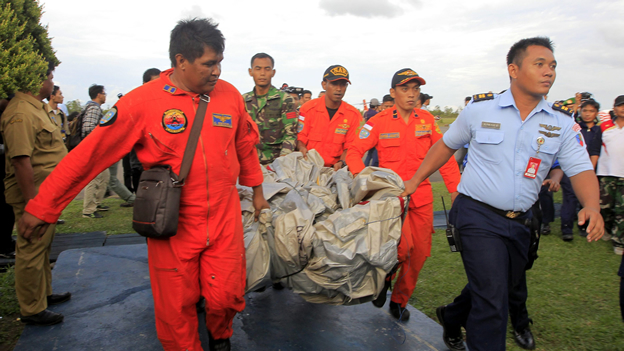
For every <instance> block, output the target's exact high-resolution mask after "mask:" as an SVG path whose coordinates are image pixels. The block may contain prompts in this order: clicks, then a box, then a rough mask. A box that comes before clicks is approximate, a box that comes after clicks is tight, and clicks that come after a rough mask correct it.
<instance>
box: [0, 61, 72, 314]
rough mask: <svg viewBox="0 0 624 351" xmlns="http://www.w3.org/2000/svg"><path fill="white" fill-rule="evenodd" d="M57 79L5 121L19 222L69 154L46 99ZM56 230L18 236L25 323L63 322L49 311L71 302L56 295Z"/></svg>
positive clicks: (1, 125)
mask: <svg viewBox="0 0 624 351" xmlns="http://www.w3.org/2000/svg"><path fill="white" fill-rule="evenodd" d="M52 78H53V75H52V70H50V71H49V72H48V76H47V79H46V80H45V81H44V82H43V85H42V87H41V90H40V91H39V94H38V95H34V94H32V93H30V92H27V93H22V92H17V93H16V94H15V97H14V98H13V99H12V100H11V101H10V102H9V105H8V106H7V108H6V110H5V111H4V113H3V114H2V117H1V119H0V132H2V136H3V138H4V142H5V157H6V177H5V178H4V186H5V196H6V202H7V203H8V204H10V205H11V206H12V207H13V212H14V213H15V220H16V221H19V219H20V218H21V217H22V214H23V213H24V208H25V207H26V203H27V202H28V201H29V200H30V199H32V198H34V197H35V195H37V192H38V190H39V186H40V185H41V183H43V181H44V180H45V179H46V177H47V176H48V175H49V174H50V173H51V172H52V170H53V169H54V168H55V167H56V165H57V164H58V163H59V162H60V161H61V159H62V158H63V157H64V156H65V155H66V154H67V149H66V148H65V145H64V143H63V137H62V136H61V130H60V128H59V127H58V126H57V125H56V123H55V122H54V120H53V119H52V118H51V117H50V115H49V107H48V105H47V104H45V103H44V102H43V101H42V100H43V99H44V98H45V97H47V96H50V94H51V93H52V89H53V87H54V83H53V82H52ZM54 228H55V225H50V227H49V228H48V230H47V231H46V233H45V234H44V235H43V236H42V237H41V240H33V241H32V242H30V241H28V240H26V239H24V238H23V237H21V236H18V237H17V243H16V252H15V291H16V293H17V299H18V301H19V305H20V313H21V315H22V317H21V320H22V322H24V323H27V324H36V325H51V324H56V323H60V322H62V321H63V315H62V314H59V313H54V312H52V311H49V310H48V309H47V307H48V305H51V304H58V303H62V302H65V301H67V300H69V299H70V298H71V294H70V293H64V294H52V273H51V271H50V248H51V245H52V239H53V238H54Z"/></svg>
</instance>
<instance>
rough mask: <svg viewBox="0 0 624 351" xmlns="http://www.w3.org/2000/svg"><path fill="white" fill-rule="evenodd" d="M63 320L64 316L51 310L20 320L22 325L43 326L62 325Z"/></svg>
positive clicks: (23, 317) (22, 317)
mask: <svg viewBox="0 0 624 351" xmlns="http://www.w3.org/2000/svg"><path fill="white" fill-rule="evenodd" d="M63 319H64V317H63V315H62V314H60V313H55V312H52V311H50V310H43V311H41V312H39V313H37V314H33V315H32V316H21V318H20V320H21V321H22V323H26V324H30V325H42V326H44V325H53V324H57V323H61V322H62V321H63Z"/></svg>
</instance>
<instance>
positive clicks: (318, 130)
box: [297, 65, 362, 170]
mask: <svg viewBox="0 0 624 351" xmlns="http://www.w3.org/2000/svg"><path fill="white" fill-rule="evenodd" d="M347 84H351V81H349V72H348V71H347V69H346V68H344V67H342V66H340V65H334V66H330V67H329V68H328V69H327V70H325V74H324V75H323V82H322V83H321V85H322V86H323V89H324V90H325V91H326V93H325V95H324V96H323V97H319V98H316V99H314V100H310V101H308V102H306V103H305V104H304V105H303V106H301V109H300V110H299V127H298V131H299V134H298V135H297V149H298V150H299V151H301V153H303V156H305V155H306V154H307V153H308V150H312V149H315V150H316V151H318V153H319V154H320V155H321V156H322V157H323V160H324V161H325V166H326V167H334V169H335V170H338V169H340V168H342V167H344V166H345V165H346V163H345V156H346V153H347V149H348V148H349V146H350V145H351V142H353V140H354V139H355V137H356V134H357V130H358V128H359V127H360V124H361V123H362V115H361V114H360V111H358V110H357V109H356V108H355V107H353V106H351V105H349V104H348V103H346V102H344V101H342V98H343V97H344V95H345V93H346V92H347Z"/></svg>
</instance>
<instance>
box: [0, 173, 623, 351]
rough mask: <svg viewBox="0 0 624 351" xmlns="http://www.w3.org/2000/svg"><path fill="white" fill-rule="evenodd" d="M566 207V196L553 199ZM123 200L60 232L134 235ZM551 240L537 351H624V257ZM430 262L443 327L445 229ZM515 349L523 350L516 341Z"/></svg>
mask: <svg viewBox="0 0 624 351" xmlns="http://www.w3.org/2000/svg"><path fill="white" fill-rule="evenodd" d="M432 186H433V192H434V210H435V211H439V210H441V209H442V202H441V200H440V195H443V196H444V197H445V202H446V204H447V209H448V208H450V195H449V194H448V192H447V191H446V187H445V186H444V184H443V183H441V182H437V183H433V184H432ZM555 202H561V194H560V193H556V194H555ZM121 203H122V200H120V199H117V198H108V199H105V200H104V204H105V205H107V206H110V207H111V210H110V211H107V212H104V213H103V215H104V216H105V218H103V219H97V220H96V219H87V218H82V201H81V200H75V201H73V202H72V203H71V204H70V205H69V206H68V207H67V209H66V210H65V211H64V212H63V215H62V216H61V218H63V219H65V220H66V222H67V223H66V224H65V225H59V226H57V232H58V233H76V232H90V231H98V230H104V231H106V232H107V233H113V234H121V233H132V232H134V231H133V230H132V226H131V218H132V208H122V207H119V204H121ZM551 227H552V230H553V232H552V234H550V235H548V236H543V237H542V241H541V244H540V251H539V255H540V258H539V259H538V260H537V261H536V263H535V265H534V267H533V269H532V270H530V271H529V272H528V273H527V280H528V286H529V299H528V310H529V314H530V316H531V318H532V319H533V321H534V325H533V326H532V330H533V333H534V335H535V337H536V343H537V349H538V350H609V351H610V350H624V335H622V320H621V318H620V310H619V304H618V292H619V290H618V289H619V277H618V276H617V275H616V273H617V269H618V267H619V264H620V260H621V257H620V256H616V255H615V254H614V253H613V248H612V246H611V243H609V242H605V241H598V242H595V243H587V242H586V240H585V239H584V238H581V237H580V236H578V235H576V236H575V238H574V240H573V241H572V242H571V243H566V242H563V241H562V240H561V236H560V230H559V227H560V222H559V220H557V221H555V222H554V223H553V224H552V225H551ZM431 255H432V257H430V258H429V259H428V260H427V263H426V264H425V267H424V269H423V270H422V272H421V274H420V278H419V283H418V286H417V287H416V291H415V293H414V295H413V296H412V298H411V300H410V303H411V304H412V305H414V306H415V307H416V308H418V309H419V310H421V311H422V312H424V313H425V314H427V315H428V316H429V317H431V318H433V319H434V320H437V319H436V317H435V309H436V307H437V306H439V305H443V304H447V303H450V302H451V301H452V300H453V298H454V297H455V296H456V295H457V294H459V292H460V291H461V289H462V288H463V286H464V285H465V284H466V276H465V273H464V270H463V266H462V263H461V259H460V256H459V254H456V253H451V252H450V251H449V248H448V244H447V242H446V238H445V236H444V232H443V231H442V230H438V231H436V233H435V234H434V235H433V249H432V254H431ZM13 284H14V275H13V271H12V269H9V270H8V271H7V272H4V273H2V274H0V316H1V317H2V319H0V351H5V350H7V351H8V350H13V347H14V345H15V343H16V342H17V339H18V338H19V335H20V334H21V331H22V329H23V326H22V325H21V322H19V321H17V320H16V319H17V317H18V316H19V309H18V306H17V300H16V299H15V291H14V289H13ZM507 346H508V349H509V350H520V348H519V347H517V346H516V345H515V343H514V342H513V340H512V339H511V337H509V338H508V342H507Z"/></svg>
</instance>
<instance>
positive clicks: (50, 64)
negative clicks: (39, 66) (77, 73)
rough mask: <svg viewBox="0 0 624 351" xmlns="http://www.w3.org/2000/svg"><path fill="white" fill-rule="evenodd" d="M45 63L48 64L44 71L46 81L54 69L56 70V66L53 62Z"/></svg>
mask: <svg viewBox="0 0 624 351" xmlns="http://www.w3.org/2000/svg"><path fill="white" fill-rule="evenodd" d="M47 63H48V69H47V70H46V79H47V78H48V76H49V75H50V73H52V72H54V69H55V68H56V64H55V63H54V62H52V61H47Z"/></svg>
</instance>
